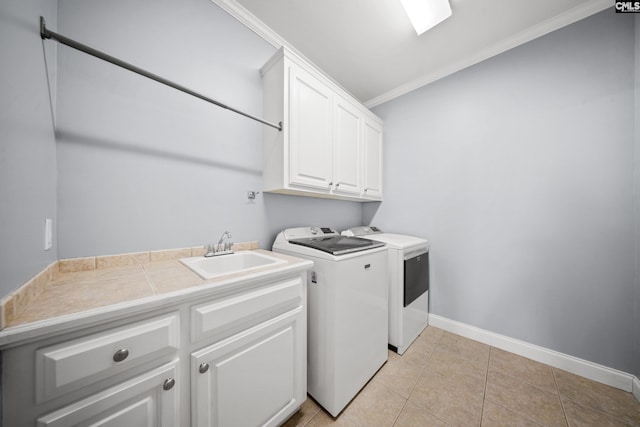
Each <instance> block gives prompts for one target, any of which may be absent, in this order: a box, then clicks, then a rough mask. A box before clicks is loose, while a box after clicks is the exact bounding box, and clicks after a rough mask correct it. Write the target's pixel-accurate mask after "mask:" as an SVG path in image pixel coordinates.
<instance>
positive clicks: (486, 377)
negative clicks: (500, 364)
mask: <svg viewBox="0 0 640 427" xmlns="http://www.w3.org/2000/svg"><path fill="white" fill-rule="evenodd" d="M491 353H493V347H492V346H489V357H488V358H487V370H486V372H485V373H484V390H483V391H482V408H480V426H482V417H484V404H485V402H486V401H487V385H488V384H489V365H491Z"/></svg>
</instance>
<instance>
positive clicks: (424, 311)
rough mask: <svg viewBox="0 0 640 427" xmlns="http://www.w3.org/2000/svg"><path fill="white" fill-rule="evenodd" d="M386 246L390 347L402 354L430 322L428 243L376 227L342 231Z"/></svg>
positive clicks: (343, 233)
mask: <svg viewBox="0 0 640 427" xmlns="http://www.w3.org/2000/svg"><path fill="white" fill-rule="evenodd" d="M342 235H344V236H357V237H362V238H365V239H370V240H374V241H378V242H382V243H385V244H386V245H387V252H388V263H389V269H388V274H389V276H388V281H389V339H388V342H389V348H391V349H392V350H394V351H396V352H397V353H398V354H403V353H404V352H405V351H406V350H407V348H408V347H409V346H410V345H411V343H412V342H413V341H414V340H415V339H416V338H417V337H418V335H420V333H421V332H422V331H423V330H424V328H425V327H426V326H427V324H428V323H429V242H428V241H427V240H425V239H422V238H419V237H414V236H406V235H402V234H393V233H385V232H383V231H382V230H380V229H379V228H378V227H375V226H361V227H353V228H350V229H348V230H345V231H343V232H342Z"/></svg>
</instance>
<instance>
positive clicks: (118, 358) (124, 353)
mask: <svg viewBox="0 0 640 427" xmlns="http://www.w3.org/2000/svg"><path fill="white" fill-rule="evenodd" d="M128 356H129V350H127V349H126V348H121V349H120V350H118V351H116V352H115V354H114V355H113V361H114V362H122V361H123V360H124V359H126V358H127V357H128Z"/></svg>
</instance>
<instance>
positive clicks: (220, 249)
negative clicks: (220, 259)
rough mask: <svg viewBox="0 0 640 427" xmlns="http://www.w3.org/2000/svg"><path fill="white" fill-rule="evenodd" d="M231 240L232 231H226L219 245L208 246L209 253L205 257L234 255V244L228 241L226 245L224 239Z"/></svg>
mask: <svg viewBox="0 0 640 427" xmlns="http://www.w3.org/2000/svg"><path fill="white" fill-rule="evenodd" d="M230 238H231V232H230V231H225V232H224V233H222V236H220V240H218V244H213V243H211V244H209V245H207V253H205V254H204V256H205V257H212V256H216V255H226V254H232V253H233V250H232V249H231V247H232V246H233V243H232V242H231V241H227V242H226V243H224V239H230Z"/></svg>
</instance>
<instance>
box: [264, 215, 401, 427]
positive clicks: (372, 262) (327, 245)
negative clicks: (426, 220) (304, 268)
mask: <svg viewBox="0 0 640 427" xmlns="http://www.w3.org/2000/svg"><path fill="white" fill-rule="evenodd" d="M272 249H273V251H274V252H279V253H283V254H288V255H292V256H296V257H299V258H305V259H309V260H312V261H313V262H314V267H313V269H312V270H311V271H310V272H309V273H308V274H309V277H308V288H307V289H308V293H307V299H308V304H307V307H308V321H307V392H308V393H309V394H310V395H311V396H312V397H313V398H314V399H315V400H316V401H317V402H318V403H319V404H320V405H322V407H324V408H325V409H326V410H327V411H328V412H329V413H330V414H331V415H332V416H334V417H336V416H338V414H339V413H340V412H341V411H342V410H343V409H344V408H345V407H346V406H347V404H348V403H349V402H350V401H351V400H352V399H353V398H354V397H355V395H356V394H357V393H358V392H359V391H360V389H362V387H364V385H365V384H366V383H367V382H368V381H369V380H370V379H371V378H372V377H373V375H375V373H376V372H377V371H378V369H380V367H381V366H382V365H383V364H384V363H385V361H386V360H387V357H388V350H387V335H388V322H387V319H388V316H389V313H388V310H389V308H388V307H389V303H388V295H389V291H388V283H387V280H386V277H387V274H388V271H387V269H388V262H387V251H386V247H385V244H384V243H382V242H377V241H375V240H371V239H363V238H359V237H351V236H342V235H340V234H339V233H338V232H336V231H335V230H334V229H332V228H330V227H300V228H290V229H286V230H284V231H282V232H281V233H279V234H278V236H277V237H276V239H275V242H274V243H273V248H272Z"/></svg>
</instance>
